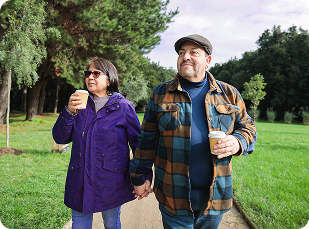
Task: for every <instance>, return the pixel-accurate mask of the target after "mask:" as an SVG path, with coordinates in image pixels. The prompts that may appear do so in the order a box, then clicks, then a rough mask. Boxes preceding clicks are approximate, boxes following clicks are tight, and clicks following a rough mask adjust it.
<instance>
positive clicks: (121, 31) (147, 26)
mask: <svg viewBox="0 0 309 229" xmlns="http://www.w3.org/2000/svg"><path fill="white" fill-rule="evenodd" d="M47 2H48V4H47V6H46V11H47V13H48V27H49V28H57V29H59V31H60V33H61V37H62V39H61V40H59V41H57V42H55V41H54V40H53V39H50V40H48V42H47V47H48V48H47V51H48V53H49V56H50V58H51V60H52V62H51V63H50V65H52V67H54V66H55V67H56V68H57V69H56V70H57V71H58V72H59V73H61V77H63V78H66V80H67V82H68V83H70V84H72V85H73V86H75V87H77V88H82V87H84V81H83V80H84V79H83V76H82V71H83V70H84V65H85V62H86V61H87V60H88V59H89V58H90V57H92V56H99V57H102V58H105V59H108V60H109V61H111V62H112V63H113V64H114V65H115V66H116V68H117V70H118V75H119V77H120V82H126V81H127V80H129V79H131V78H132V77H140V76H142V74H141V72H140V69H139V67H140V66H141V65H142V64H143V63H144V57H143V54H145V53H148V52H150V51H151V50H152V49H153V48H154V47H155V46H156V45H157V44H159V42H160V36H159V33H161V32H163V31H165V30H166V29H167V28H168V26H167V24H169V23H171V22H172V18H173V17H174V16H175V15H176V14H177V13H178V10H177V9H176V10H175V11H170V12H167V9H166V8H167V5H168V4H169V1H166V2H164V1H161V0H152V1H150V0H130V1H129V0H119V1H115V0H106V1H101V0H90V1H85V0H75V1H69V2H67V1H56V4H55V1H54V0H47ZM54 71H55V70H54Z"/></svg>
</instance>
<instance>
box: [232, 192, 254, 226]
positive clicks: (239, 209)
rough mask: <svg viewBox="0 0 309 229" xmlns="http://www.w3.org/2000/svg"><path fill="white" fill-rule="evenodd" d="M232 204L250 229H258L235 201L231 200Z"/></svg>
mask: <svg viewBox="0 0 309 229" xmlns="http://www.w3.org/2000/svg"><path fill="white" fill-rule="evenodd" d="M233 204H234V205H235V207H236V208H237V210H238V211H239V212H240V214H241V215H242V216H243V217H244V219H245V220H246V222H247V223H248V225H249V227H250V229H258V227H257V226H256V225H255V223H254V222H253V221H252V220H251V219H250V218H249V216H248V215H247V214H246V212H245V211H244V210H243V209H242V207H241V206H240V205H239V203H237V200H235V198H233Z"/></svg>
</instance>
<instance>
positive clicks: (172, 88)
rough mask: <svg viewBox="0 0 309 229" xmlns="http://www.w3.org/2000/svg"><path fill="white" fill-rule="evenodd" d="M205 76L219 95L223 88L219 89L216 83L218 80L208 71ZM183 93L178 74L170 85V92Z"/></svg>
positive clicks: (211, 87)
mask: <svg viewBox="0 0 309 229" xmlns="http://www.w3.org/2000/svg"><path fill="white" fill-rule="evenodd" d="M205 75H207V79H208V81H209V86H210V89H211V90H217V91H218V92H219V93H221V92H222V91H221V88H220V87H219V85H218V84H217V82H216V79H215V78H214V77H213V75H212V74H211V73H210V72H208V71H206V73H205ZM176 89H177V90H178V91H182V87H181V86H180V83H179V73H177V74H176V76H175V77H174V80H173V81H172V82H171V84H170V85H169V90H170V91H175V90H176Z"/></svg>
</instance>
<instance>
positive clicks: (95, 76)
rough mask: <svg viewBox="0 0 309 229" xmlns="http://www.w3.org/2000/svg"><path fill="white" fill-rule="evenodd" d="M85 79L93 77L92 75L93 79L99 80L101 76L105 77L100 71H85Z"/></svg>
mask: <svg viewBox="0 0 309 229" xmlns="http://www.w3.org/2000/svg"><path fill="white" fill-rule="evenodd" d="M84 74H85V77H86V78H89V77H90V76H91V74H92V75H93V78H95V79H97V78H99V76H100V75H101V74H103V75H105V74H104V73H103V72H99V71H93V72H92V71H84Z"/></svg>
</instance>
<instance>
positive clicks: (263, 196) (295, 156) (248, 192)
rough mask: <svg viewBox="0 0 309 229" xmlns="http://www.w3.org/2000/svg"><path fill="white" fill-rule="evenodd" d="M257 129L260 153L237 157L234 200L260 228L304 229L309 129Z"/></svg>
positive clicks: (308, 211)
mask: <svg viewBox="0 0 309 229" xmlns="http://www.w3.org/2000/svg"><path fill="white" fill-rule="evenodd" d="M256 127H257V131H258V140H257V143H256V151H255V152H254V153H253V154H252V155H250V156H248V157H246V156H241V157H237V158H236V157H234V158H233V184H234V197H235V199H236V200H238V201H239V203H240V205H241V206H242V208H243V209H244V211H245V212H246V213H247V215H248V216H249V218H250V219H252V220H253V221H254V222H255V223H256V225H257V226H258V228H271V229H273V228H278V229H279V228H295V229H296V228H297V229H299V228H303V227H304V226H305V225H306V224H307V222H308V219H309V138H308V136H309V126H304V125H300V124H283V123H267V122H258V123H256Z"/></svg>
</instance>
